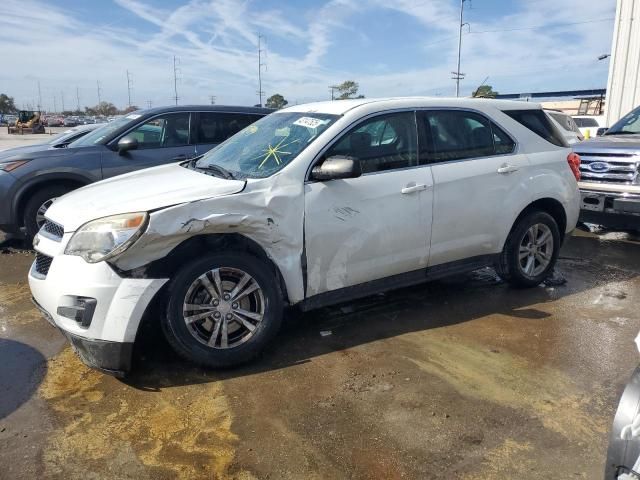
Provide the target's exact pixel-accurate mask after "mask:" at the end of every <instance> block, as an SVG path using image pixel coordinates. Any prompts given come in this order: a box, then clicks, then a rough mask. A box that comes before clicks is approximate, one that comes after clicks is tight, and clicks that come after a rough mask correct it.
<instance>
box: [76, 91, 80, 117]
mask: <svg viewBox="0 0 640 480" xmlns="http://www.w3.org/2000/svg"><path fill="white" fill-rule="evenodd" d="M76 106H77V110H76V111H77V112H79V111H80V89H79V88H78V86H77V85H76Z"/></svg>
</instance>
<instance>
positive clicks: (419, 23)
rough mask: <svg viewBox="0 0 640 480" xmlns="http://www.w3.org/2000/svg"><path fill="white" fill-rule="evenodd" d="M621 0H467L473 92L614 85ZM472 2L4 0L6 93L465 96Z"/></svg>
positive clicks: (26, 96)
mask: <svg viewBox="0 0 640 480" xmlns="http://www.w3.org/2000/svg"><path fill="white" fill-rule="evenodd" d="M615 3H616V2H615V0H465V2H464V22H465V23H468V25H465V26H464V27H463V36H462V57H461V58H462V60H461V68H460V70H461V71H462V72H464V73H465V74H466V76H465V79H464V80H462V81H461V86H460V91H461V95H469V94H470V93H471V91H472V90H474V89H475V88H476V87H477V86H478V85H480V84H481V83H482V82H483V80H484V79H485V78H486V77H489V78H488V80H487V82H486V83H488V84H490V85H492V86H493V88H494V90H496V91H498V92H500V93H518V92H538V91H547V90H560V89H572V90H573V89H587V88H604V87H606V83H607V74H608V59H607V60H603V61H599V60H598V56H599V55H602V54H607V53H609V52H610V48H611V39H612V35H613V24H614V17H615ZM459 15H460V0H91V1H86V0H57V1H55V2H51V1H46V0H45V1H39V0H0V51H1V52H2V54H1V55H0V59H1V65H2V66H1V67H0V93H7V94H8V95H10V96H13V97H14V98H15V100H16V105H17V106H18V107H26V106H28V105H33V106H36V105H37V104H38V101H39V100H38V99H39V95H38V82H39V83H40V92H41V94H40V98H41V100H42V104H41V105H42V108H43V109H45V110H53V107H54V103H55V105H56V106H57V107H58V110H60V109H61V104H62V100H63V98H64V105H65V108H67V109H70V108H73V109H75V108H76V106H77V103H78V101H77V97H79V100H80V106H81V107H84V106H87V105H88V106H93V105H95V104H97V103H98V85H97V82H99V83H100V97H101V99H102V100H107V101H110V102H113V103H114V104H115V105H116V106H118V107H124V106H126V105H127V104H128V93H127V73H126V72H127V70H128V71H129V73H130V78H131V103H132V104H134V105H137V106H140V107H146V106H148V105H149V104H151V105H153V106H159V105H168V104H172V103H174V100H173V97H174V75H173V72H174V70H173V57H174V55H175V56H176V57H177V63H178V75H177V77H178V80H177V89H178V97H179V100H178V102H179V103H180V104H203V103H207V104H208V103H210V100H211V99H210V96H212V95H213V96H215V103H217V104H226V105H254V104H256V103H258V101H259V100H258V94H257V91H258V36H259V35H261V36H263V38H262V40H261V45H262V49H263V50H264V51H263V63H264V64H265V65H264V66H263V67H262V78H263V81H262V90H263V91H264V93H265V97H264V98H266V97H268V96H270V95H273V94H275V93H280V94H281V95H283V96H284V97H285V98H286V99H287V100H288V101H289V103H305V102H310V101H317V100H327V99H329V98H330V90H329V86H330V85H335V84H338V83H341V82H343V81H345V80H354V81H356V82H358V83H359V85H360V91H359V93H361V94H363V95H365V96H366V97H382V96H401V95H437V96H453V95H454V94H455V82H454V80H452V79H451V72H452V71H455V70H456V62H457V51H458V31H459Z"/></svg>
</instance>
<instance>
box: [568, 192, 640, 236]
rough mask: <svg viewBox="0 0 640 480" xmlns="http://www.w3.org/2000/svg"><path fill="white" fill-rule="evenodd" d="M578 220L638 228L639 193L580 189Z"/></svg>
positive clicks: (609, 225) (639, 221) (607, 225)
mask: <svg viewBox="0 0 640 480" xmlns="http://www.w3.org/2000/svg"><path fill="white" fill-rule="evenodd" d="M580 196H581V202H580V221H582V222H587V223H595V224H598V225H603V226H605V227H611V228H634V229H635V228H640V195H638V194H635V193H619V192H610V191H597V190H587V189H581V190H580Z"/></svg>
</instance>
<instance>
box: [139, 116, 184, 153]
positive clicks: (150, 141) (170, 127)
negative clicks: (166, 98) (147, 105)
mask: <svg viewBox="0 0 640 480" xmlns="http://www.w3.org/2000/svg"><path fill="white" fill-rule="evenodd" d="M126 136H127V137H130V138H135V139H136V140H137V141H138V148H140V149H144V148H167V147H181V146H183V145H188V144H189V112H182V113H172V114H168V115H160V116H159V117H154V118H152V119H151V120H148V121H146V122H144V123H143V124H142V125H139V126H137V127H136V128H134V129H133V130H132V131H130V132H129V133H127V135H126Z"/></svg>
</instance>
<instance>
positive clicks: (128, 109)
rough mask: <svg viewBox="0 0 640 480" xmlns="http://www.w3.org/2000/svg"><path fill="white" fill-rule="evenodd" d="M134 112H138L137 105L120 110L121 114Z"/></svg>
mask: <svg viewBox="0 0 640 480" xmlns="http://www.w3.org/2000/svg"><path fill="white" fill-rule="evenodd" d="M136 110H140V107H138V106H137V105H131V106H128V107H127V108H125V109H124V110H122V113H123V114H127V113H131V112H135V111H136Z"/></svg>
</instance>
